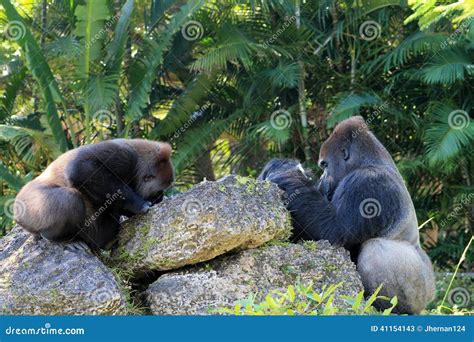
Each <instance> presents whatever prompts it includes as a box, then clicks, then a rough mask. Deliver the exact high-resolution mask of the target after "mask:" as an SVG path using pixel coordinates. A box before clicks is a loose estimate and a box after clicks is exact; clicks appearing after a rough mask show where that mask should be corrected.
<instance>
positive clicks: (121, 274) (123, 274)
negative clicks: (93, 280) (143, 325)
mask: <svg viewBox="0 0 474 342" xmlns="http://www.w3.org/2000/svg"><path fill="white" fill-rule="evenodd" d="M111 271H112V273H113V275H114V278H115V281H116V282H117V285H118V288H119V291H120V292H121V293H122V294H123V297H124V300H125V310H126V312H125V313H124V314H126V315H137V316H138V315H144V314H146V309H145V308H143V307H141V306H140V304H139V301H137V300H136V299H135V296H134V295H133V294H132V290H131V288H130V285H129V284H130V280H131V279H132V277H133V274H132V273H130V271H127V269H125V268H122V267H113V268H111Z"/></svg>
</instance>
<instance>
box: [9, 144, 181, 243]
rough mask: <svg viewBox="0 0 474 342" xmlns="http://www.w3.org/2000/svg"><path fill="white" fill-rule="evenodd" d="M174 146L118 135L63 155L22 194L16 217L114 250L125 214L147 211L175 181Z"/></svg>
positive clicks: (36, 231)
mask: <svg viewBox="0 0 474 342" xmlns="http://www.w3.org/2000/svg"><path fill="white" fill-rule="evenodd" d="M170 158H171V146H170V145H169V144H167V143H163V142H156V141H150V140H144V139H113V140H108V141H102V142H98V143H96V144H91V145H84V146H81V147H78V148H76V149H73V150H70V151H68V152H66V153H64V154H62V155H61V156H59V157H58V158H57V159H56V160H55V161H54V162H53V163H51V164H50V165H49V166H48V167H47V168H46V170H45V171H44V172H43V173H42V174H41V175H39V176H38V177H37V178H35V179H34V180H32V181H31V182H29V183H27V184H26V185H25V186H24V187H23V188H22V189H21V190H20V192H19V193H18V195H17V197H16V200H15V206H14V214H15V221H16V222H17V223H18V224H19V225H20V226H22V227H23V228H24V229H25V230H27V231H29V232H30V233H32V234H33V235H34V236H36V237H38V238H39V237H42V238H45V239H47V240H49V241H53V242H67V241H74V240H81V241H83V242H85V243H86V244H87V245H88V246H89V247H90V248H92V249H93V250H98V249H109V248H110V247H111V246H112V244H113V243H114V241H115V238H116V236H117V234H118V232H119V229H120V216H121V215H125V216H131V215H134V214H138V213H144V212H146V211H147V210H148V209H149V208H150V206H151V205H152V204H153V203H157V202H159V201H161V200H162V198H163V191H164V190H165V189H167V188H168V187H169V186H170V185H171V183H172V182H173V180H174V172H173V165H172V162H171V159H170Z"/></svg>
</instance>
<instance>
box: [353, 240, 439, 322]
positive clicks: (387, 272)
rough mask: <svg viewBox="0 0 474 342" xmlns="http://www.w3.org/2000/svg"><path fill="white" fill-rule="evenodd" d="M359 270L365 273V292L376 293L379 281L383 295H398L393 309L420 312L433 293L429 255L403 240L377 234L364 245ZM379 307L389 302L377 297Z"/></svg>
mask: <svg viewBox="0 0 474 342" xmlns="http://www.w3.org/2000/svg"><path fill="white" fill-rule="evenodd" d="M357 270H358V271H359V273H360V275H361V277H362V283H363V284H364V288H365V291H366V294H368V295H370V294H371V293H373V292H374V291H375V290H376V289H377V287H378V286H379V285H380V284H383V287H382V289H381V291H380V293H379V294H380V295H382V296H386V297H390V298H391V297H393V296H397V299H398V304H397V307H396V308H395V309H394V313H403V314H418V313H420V311H421V310H423V309H424V308H425V307H426V305H427V304H428V303H429V302H430V301H431V300H432V299H433V297H434V290H435V288H434V278H433V269H432V265H431V262H430V260H429V258H428V256H427V255H426V254H425V252H424V251H422V250H421V248H419V247H415V246H413V245H411V244H409V243H407V242H404V241H395V240H388V239H384V238H375V239H370V240H367V241H366V242H365V243H364V244H363V245H362V247H361V251H360V254H359V257H358V260H357ZM374 305H375V306H376V307H377V308H379V309H386V308H387V307H389V306H390V304H389V303H388V301H382V300H377V301H376V302H375V303H374Z"/></svg>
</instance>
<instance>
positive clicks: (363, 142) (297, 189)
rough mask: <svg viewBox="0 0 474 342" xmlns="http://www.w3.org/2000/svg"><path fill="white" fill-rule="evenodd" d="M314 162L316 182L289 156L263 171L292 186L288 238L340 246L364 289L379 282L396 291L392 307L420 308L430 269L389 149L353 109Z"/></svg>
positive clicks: (428, 292)
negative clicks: (290, 233) (316, 163)
mask: <svg viewBox="0 0 474 342" xmlns="http://www.w3.org/2000/svg"><path fill="white" fill-rule="evenodd" d="M290 163H291V162H290ZM293 163H294V162H293ZM281 165H284V167H282V166H281ZM319 165H320V167H321V168H322V169H323V171H324V172H323V175H322V176H321V178H320V181H319V183H315V182H313V181H312V180H311V178H310V177H308V176H307V174H305V173H303V172H302V171H301V167H297V166H294V167H292V168H291V167H289V164H288V162H286V163H284V162H275V161H272V162H270V163H269V165H267V167H266V168H265V170H264V171H265V174H263V173H262V177H263V178H266V179H269V180H270V181H272V182H275V183H276V184H278V185H279V186H280V188H282V189H283V190H285V192H286V196H287V197H289V196H290V195H291V194H295V193H296V194H297V196H294V195H293V196H292V200H291V201H287V203H288V205H287V207H288V209H289V210H290V212H291V214H292V217H293V221H294V226H295V236H294V238H295V239H298V238H305V239H313V240H320V239H325V240H328V241H329V242H331V243H332V244H336V245H341V246H344V247H345V248H347V249H348V250H349V251H350V252H351V257H352V259H353V260H354V261H356V263H357V267H358V270H359V273H360V274H361V277H362V281H363V283H364V287H365V289H366V294H367V295H369V294H370V293H372V292H373V291H374V290H375V289H376V288H377V287H378V286H379V285H380V284H383V287H382V290H381V292H380V294H381V295H384V296H387V297H392V296H397V297H398V302H399V305H398V306H397V308H396V309H395V312H400V313H418V312H420V311H421V310H422V309H424V308H425V307H426V305H427V303H428V302H429V301H430V300H431V299H432V297H433V295H434V277H433V270H432V266H431V262H430V260H429V258H428V256H427V255H426V253H425V252H424V251H423V250H422V249H421V247H420V242H419V234H418V223H417V219H416V214H415V208H414V206H413V202H412V200H411V197H410V195H409V193H408V190H407V188H406V186H405V183H404V182H403V179H402V177H401V175H400V173H399V172H398V170H397V168H396V166H395V163H394V162H393V160H392V158H391V157H390V154H389V153H388V151H387V150H386V149H385V147H384V146H383V145H382V143H380V141H379V140H378V139H377V138H376V137H375V136H374V135H373V134H372V132H370V130H369V129H368V127H367V125H366V124H365V122H364V120H363V119H362V117H352V118H349V119H347V120H345V121H343V122H341V123H340V124H339V125H338V126H337V127H336V128H335V129H334V132H333V133H332V134H331V136H330V137H329V138H328V139H327V141H325V142H324V144H323V146H322V148H321V151H320V159H319ZM375 304H376V305H377V306H379V307H380V308H383V307H385V306H386V305H385V302H383V301H377V302H376V303H375Z"/></svg>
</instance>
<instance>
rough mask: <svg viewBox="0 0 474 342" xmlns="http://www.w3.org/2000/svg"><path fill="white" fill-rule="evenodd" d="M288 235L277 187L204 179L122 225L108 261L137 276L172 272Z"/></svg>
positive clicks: (231, 179)
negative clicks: (110, 260)
mask: <svg viewBox="0 0 474 342" xmlns="http://www.w3.org/2000/svg"><path fill="white" fill-rule="evenodd" d="M290 234H291V220H290V216H289V213H288V211H287V210H286V209H285V207H284V205H283V203H282V201H281V199H280V190H279V189H278V188H277V186H276V185H274V184H270V183H268V182H264V181H257V180H254V179H250V178H244V177H238V176H228V177H225V178H223V179H221V180H219V181H216V182H209V181H205V182H202V183H200V184H198V185H196V186H194V187H193V188H192V189H190V190H189V191H187V192H185V193H182V194H179V195H177V196H175V197H172V198H170V199H166V200H164V201H163V202H162V203H160V204H158V205H157V206H155V207H153V208H152V209H151V210H150V211H149V212H148V213H147V214H144V215H137V216H135V217H133V218H131V219H129V220H127V221H125V222H124V224H123V228H122V230H121V233H120V235H119V243H118V248H117V249H116V250H114V251H113V253H112V259H114V260H115V262H117V263H118V264H119V265H122V267H127V268H128V269H131V270H133V271H134V272H136V273H144V272H147V271H152V270H161V271H164V270H171V269H176V268H179V267H182V266H186V265H192V264H196V263H199V262H203V261H207V260H211V259H213V258H215V257H216V256H219V255H221V254H224V253H226V252H228V251H232V250H238V249H247V248H254V247H258V246H260V245H262V244H264V243H265V242H268V241H270V240H272V239H285V238H287V237H288V236H289V235H290Z"/></svg>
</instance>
